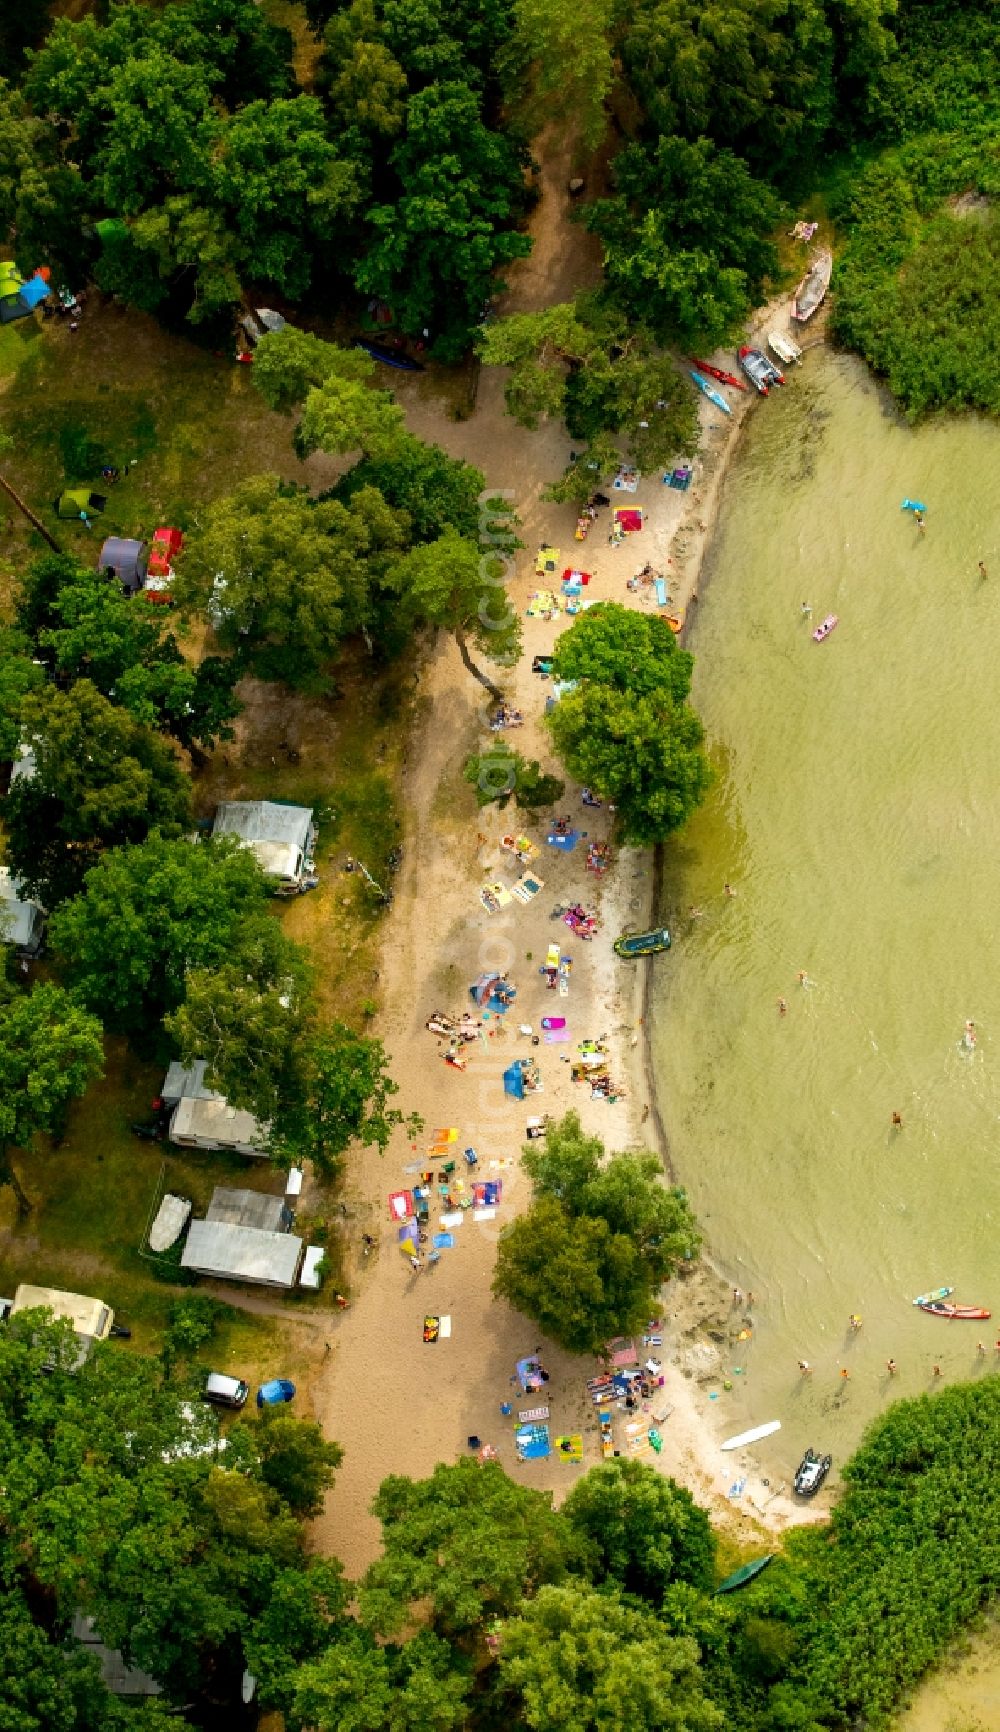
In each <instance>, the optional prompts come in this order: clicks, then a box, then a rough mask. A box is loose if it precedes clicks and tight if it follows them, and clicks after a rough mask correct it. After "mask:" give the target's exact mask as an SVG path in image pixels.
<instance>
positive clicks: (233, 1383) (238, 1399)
mask: <svg viewBox="0 0 1000 1732" xmlns="http://www.w3.org/2000/svg"><path fill="white" fill-rule="evenodd" d="M249 1394H250V1385H249V1383H244V1381H243V1379H242V1377H226V1376H224V1375H223V1373H222V1372H221V1371H210V1372H209V1374H208V1376H207V1377H206V1379H205V1387H204V1389H203V1390H202V1392H201V1399H202V1401H211V1402H214V1404H215V1406H216V1407H237V1408H239V1407H244V1406H245V1405H246V1400H247V1396H248V1395H249Z"/></svg>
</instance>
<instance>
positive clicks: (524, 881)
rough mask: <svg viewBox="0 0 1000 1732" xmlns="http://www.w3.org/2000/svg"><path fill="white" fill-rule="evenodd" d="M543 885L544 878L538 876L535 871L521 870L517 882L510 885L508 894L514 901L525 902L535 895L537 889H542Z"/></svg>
mask: <svg viewBox="0 0 1000 1732" xmlns="http://www.w3.org/2000/svg"><path fill="white" fill-rule="evenodd" d="M544 887H545V879H544V878H539V876H538V873H537V872H522V874H521V876H520V878H519V879H518V881H517V883H516V884H512V885H511V887H510V894H511V896H513V897H514V899H515V901H517V902H524V903H527V902H530V901H531V900H532V898H533V897H535V896H537V895H538V892H539V890H542V889H544Z"/></svg>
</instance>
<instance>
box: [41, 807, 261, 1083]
mask: <svg viewBox="0 0 1000 1732" xmlns="http://www.w3.org/2000/svg"><path fill="white" fill-rule="evenodd" d="M267 897H268V891H267V886H266V883H265V880H264V875H263V873H262V872H261V869H260V867H259V866H258V864H257V861H256V860H255V859H254V857H253V855H252V853H251V852H250V850H249V849H247V848H241V847H240V846H239V845H238V844H237V843H235V842H233V841H231V840H229V839H227V838H225V837H221V838H219V839H214V840H211V841H206V842H201V843H199V844H197V845H193V844H192V843H191V842H190V841H188V840H187V838H186V837H182V838H178V839H168V838H166V837H164V836H162V835H160V834H155V835H152V836H149V837H147V839H146V840H145V841H144V842H141V843H136V844H134V845H133V846H131V847H125V848H114V849H111V850H110V851H109V852H108V853H106V854H105V855H104V856H103V858H102V859H101V860H100V861H98V862H97V864H96V865H94V866H93V867H91V869H90V870H89V871H88V873H87V875H86V879H85V880H84V885H83V889H82V891H81V893H80V894H79V895H78V896H75V897H74V898H73V900H72V901H70V902H67V903H65V904H64V905H63V906H62V908H60V909H58V910H57V911H56V913H55V914H54V915H53V918H52V923H51V930H50V937H51V943H52V947H53V950H54V951H55V953H56V955H57V956H58V957H59V958H60V960H61V962H62V964H63V966H64V968H65V970H66V973H67V978H68V979H69V981H70V982H71V984H72V986H73V989H74V991H75V992H76V993H77V994H78V996H79V997H80V999H81V1000H82V1002H83V1003H84V1004H86V1005H87V1006H88V1007H89V1008H90V1009H92V1010H93V1011H95V1012H98V1013H99V1014H100V1015H101V1016H102V1017H103V1018H105V1019H106V1021H107V1022H108V1024H109V1026H111V1027H113V1028H120V1029H122V1030H124V1031H125V1032H135V1031H140V1030H141V1031H146V1032H151V1031H152V1030H153V1029H154V1028H155V1027H156V1025H157V1024H158V1023H159V1022H160V1021H162V1019H163V1017H164V1016H166V1015H168V1014H169V1013H170V1012H171V1011H173V1010H176V1009H177V1007H178V1006H179V1005H180V1004H181V1003H182V1002H183V1000H184V995H185V992H186V990H187V982H188V975H189V973H190V972H192V971H197V970H199V969H208V968H210V969H218V968H222V967H224V965H226V964H227V963H231V962H232V960H233V959H234V957H235V956H236V955H237V954H238V953H239V951H240V949H241V947H242V945H243V944H248V943H249V942H251V940H252V937H253V936H254V935H255V934H256V932H257V931H259V930H260V928H261V927H263V929H264V930H265V931H267V930H268V929H269V928H272V927H273V928H274V932H275V935H276V936H280V928H279V927H278V926H277V925H276V923H275V922H274V920H273V919H272V918H271V916H270V915H269V914H267V912H266V911H265V910H266V902H267ZM196 1056H197V1057H199V1058H201V1057H205V1054H203V1053H199V1054H197V1055H196Z"/></svg>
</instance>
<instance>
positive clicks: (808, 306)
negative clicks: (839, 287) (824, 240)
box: [792, 248, 833, 325]
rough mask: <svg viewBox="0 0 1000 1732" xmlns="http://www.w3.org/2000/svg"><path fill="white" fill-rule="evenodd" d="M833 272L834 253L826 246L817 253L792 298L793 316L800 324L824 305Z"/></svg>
mask: <svg viewBox="0 0 1000 1732" xmlns="http://www.w3.org/2000/svg"><path fill="white" fill-rule="evenodd" d="M832 274H833V254H832V253H831V252H830V251H829V250H828V249H827V248H824V250H823V251H822V252H821V253H817V255H816V257H815V258H814V260H813V262H812V264H811V265H810V266H809V269H808V270H807V272H806V274H805V276H804V277H803V278H802V281H801V283H800V284H799V286H798V288H797V289H796V291H795V295H794V297H793V299H792V318H793V319H796V320H797V321H798V323H799V324H800V325H804V324H805V322H806V320H807V319H811V318H812V316H813V314H814V313H815V312H817V311H818V309H819V308H820V307H821V306H822V304H823V301H824V300H825V298H826V291H827V289H828V288H829V287H830V277H831V275H832Z"/></svg>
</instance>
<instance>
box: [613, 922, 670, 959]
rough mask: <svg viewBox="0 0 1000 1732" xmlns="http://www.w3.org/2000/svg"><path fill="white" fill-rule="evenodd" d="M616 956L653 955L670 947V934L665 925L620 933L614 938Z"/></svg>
mask: <svg viewBox="0 0 1000 1732" xmlns="http://www.w3.org/2000/svg"><path fill="white" fill-rule="evenodd" d="M614 948H615V954H616V956H624V957H626V958H628V957H634V956H655V955H656V953H657V951H659V950H669V949H670V934H669V932H668V931H667V929H666V927H665V926H654V927H653V929H652V931H650V932H630V933H622V936H621V937H620V938H616V939H615V946H614Z"/></svg>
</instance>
